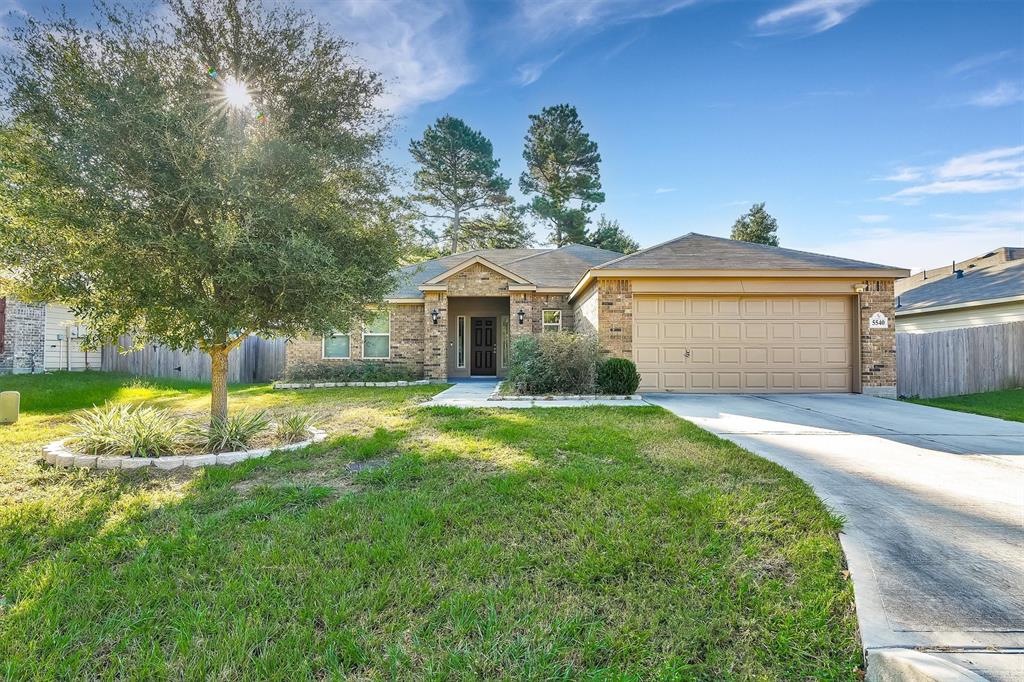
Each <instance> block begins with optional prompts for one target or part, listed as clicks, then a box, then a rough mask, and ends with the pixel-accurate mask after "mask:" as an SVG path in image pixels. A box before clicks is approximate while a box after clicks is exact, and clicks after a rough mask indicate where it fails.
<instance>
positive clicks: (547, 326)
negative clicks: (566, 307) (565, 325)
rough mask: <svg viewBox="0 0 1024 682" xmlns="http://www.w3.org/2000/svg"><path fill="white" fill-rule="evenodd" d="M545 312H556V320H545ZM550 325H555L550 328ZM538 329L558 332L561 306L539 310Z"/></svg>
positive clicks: (560, 324) (560, 321) (560, 322)
mask: <svg viewBox="0 0 1024 682" xmlns="http://www.w3.org/2000/svg"><path fill="white" fill-rule="evenodd" d="M547 313H558V322H545V321H544V317H545V315H546V314H547ZM551 327H557V328H556V329H551ZM540 331H541V333H543V332H550V331H554V332H560V331H562V309H561V308H545V309H543V310H541V311H540Z"/></svg>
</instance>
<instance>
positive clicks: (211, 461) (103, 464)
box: [43, 427, 327, 470]
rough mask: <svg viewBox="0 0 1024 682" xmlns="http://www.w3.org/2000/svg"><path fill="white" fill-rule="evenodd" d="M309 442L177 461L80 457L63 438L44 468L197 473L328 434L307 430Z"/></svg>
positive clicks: (46, 452)
mask: <svg viewBox="0 0 1024 682" xmlns="http://www.w3.org/2000/svg"><path fill="white" fill-rule="evenodd" d="M308 431H309V434H310V438H309V439H307V440H304V441H300V442H298V443H289V444H288V445H278V446H274V447H270V448H260V449H258V450H236V451H235V452H219V453H210V454H205V455H180V456H176V457H100V456H96V455H83V454H81V453H78V452H73V451H71V450H69V449H68V448H67V447H65V444H66V443H67V442H68V441H69V440H71V438H65V439H63V440H58V441H54V442H52V443H50V444H49V445H46V446H45V447H43V459H45V460H46V462H47V464H52V465H53V466H57V467H78V468H81V469H102V470H114V469H145V468H147V467H150V466H152V467H156V468H157V469H166V470H170V469H177V468H178V467H188V468H190V469H196V468H199V467H205V466H214V465H226V464H235V463H237V462H243V461H245V460H247V459H258V458H260V457H266V456H268V455H269V454H270V453H272V452H275V451H278V450H298V449H300V448H304V447H306V446H307V445H312V444H313V443H319V442H320V441H322V440H324V439H325V438H327V432H326V431H322V430H320V429H315V428H312V427H310V428H309V429H308Z"/></svg>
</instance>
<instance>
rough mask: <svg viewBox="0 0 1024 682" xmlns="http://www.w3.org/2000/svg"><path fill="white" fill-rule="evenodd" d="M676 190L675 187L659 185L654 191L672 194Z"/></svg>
mask: <svg viewBox="0 0 1024 682" xmlns="http://www.w3.org/2000/svg"><path fill="white" fill-rule="evenodd" d="M675 191H676V188H675V187H659V188H658V189H656V190H654V193H655V194H671V193H672V192H675Z"/></svg>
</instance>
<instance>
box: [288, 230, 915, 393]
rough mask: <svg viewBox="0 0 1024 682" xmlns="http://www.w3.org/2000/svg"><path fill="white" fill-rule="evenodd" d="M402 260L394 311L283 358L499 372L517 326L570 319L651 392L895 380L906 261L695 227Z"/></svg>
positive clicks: (527, 329)
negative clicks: (652, 241) (898, 304)
mask: <svg viewBox="0 0 1024 682" xmlns="http://www.w3.org/2000/svg"><path fill="white" fill-rule="evenodd" d="M400 274H401V285H400V286H399V288H398V289H397V290H396V291H394V292H393V293H392V294H391V296H389V297H388V299H387V304H388V309H387V312H386V314H382V315H381V316H380V317H379V318H378V319H377V320H375V321H374V322H373V323H371V324H369V325H367V327H366V328H365V329H362V330H359V331H358V332H350V333H345V332H344V331H343V332H341V333H338V334H335V335H332V336H331V337H328V338H320V337H306V338H299V339H295V340H293V341H292V342H291V343H290V344H289V348H288V351H287V362H289V363H295V362H346V361H352V360H373V361H379V362H384V363H395V364H402V365H404V366H406V367H408V368H409V369H411V370H412V371H414V372H416V373H422V374H423V375H424V376H426V377H429V378H440V379H447V378H452V377H468V376H480V375H483V376H493V375H496V376H499V377H500V376H503V375H504V374H505V371H506V369H507V362H508V349H509V344H510V343H511V341H512V340H514V339H515V338H516V337H518V336H521V335H525V334H543V333H544V332H546V331H554V330H567V331H576V332H579V333H590V334H595V335H596V336H597V338H598V340H599V342H600V346H601V349H602V352H603V353H605V354H606V355H608V356H618V357H625V358H630V359H632V360H633V361H634V362H636V364H637V368H638V369H639V371H640V374H641V376H642V379H643V380H642V383H641V390H642V391H686V392H696V393H704V392H761V393H764V392H863V393H869V394H874V395H883V396H891V397H895V395H896V362H895V355H896V339H895V323H894V300H893V298H894V297H893V282H894V280H895V279H897V278H900V277H906V276H907V275H908V274H909V272H908V271H907V270H904V269H902V268H895V267H890V266H885V265H878V264H875V263H865V262H861V261H855V260H849V259H845V258H837V257H833V256H826V255H821V254H815V253H807V252H803V251H794V250H792V249H784V248H779V247H772V246H763V245H760V244H750V243H746V242H739V241H734V240H731V239H722V238H719V237H710V236H707V235H701V234H695V233H690V234H686V235H684V236H682V237H679V238H677V239H673V240H671V241H668V242H665V243H663V244H659V245H657V246H653V247H650V248H648V249H644V250H642V251H638V252H637V253H634V254H630V255H627V256H623V255H622V254H618V253H614V252H610V251H604V250H601V249H595V248H592V247H588V246H582V245H578V244H574V245H570V246H565V247H562V248H558V249H553V248H552V249H486V250H478V251H468V252H465V253H459V254H455V255H452V256H446V257H444V258H438V259H435V260H431V261H427V262H425V263H418V264H416V265H414V266H409V267H406V268H403V269H402V271H401V273H400Z"/></svg>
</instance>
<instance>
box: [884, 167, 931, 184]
mask: <svg viewBox="0 0 1024 682" xmlns="http://www.w3.org/2000/svg"><path fill="white" fill-rule="evenodd" d="M923 177H924V169H922V168H918V167H904V168H898V169H896V172H895V173H893V174H892V175H887V176H886V177H884V178H881V179H882V180H888V181H889V182H914V181H916V180H920V179H921V178H923Z"/></svg>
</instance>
